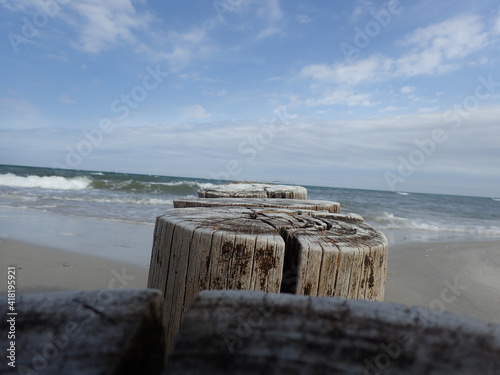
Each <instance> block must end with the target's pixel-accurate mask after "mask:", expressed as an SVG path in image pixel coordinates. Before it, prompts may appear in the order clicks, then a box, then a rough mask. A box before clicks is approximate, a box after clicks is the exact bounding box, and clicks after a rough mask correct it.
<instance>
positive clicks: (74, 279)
mask: <svg viewBox="0 0 500 375" xmlns="http://www.w3.org/2000/svg"><path fill="white" fill-rule="evenodd" d="M0 247H1V249H2V255H3V259H2V263H3V264H5V267H3V269H0V279H3V280H6V278H7V276H6V274H7V266H15V267H16V268H17V278H16V279H17V280H16V281H17V292H18V293H19V294H25V293H40V292H51V291H69V290H92V289H102V288H110V289H114V288H120V287H126V288H146V285H147V277H148V267H146V266H142V265H138V264H132V263H127V262H124V261H120V260H115V259H108V258H102V257H97V256H94V255H85V254H79V253H74V252H70V251H65V250H59V249H54V248H50V247H47V246H39V245H32V244H30V243H26V242H22V241H17V240H12V239H0ZM499 270H500V241H482V242H426V243H408V244H400V245H395V246H390V247H389V259H388V276H387V284H386V293H385V302H394V303H399V304H404V305H407V306H425V307H431V308H434V309H437V310H444V311H448V312H453V313H458V314H464V315H469V316H472V317H475V318H478V319H481V320H483V321H487V322H493V323H497V324H500V314H498V312H499V311H500V279H499V278H498V277H497V275H498V271H499ZM3 289H4V290H0V295H5V294H6V293H7V291H6V288H3Z"/></svg>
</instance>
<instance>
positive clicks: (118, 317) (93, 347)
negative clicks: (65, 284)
mask: <svg viewBox="0 0 500 375" xmlns="http://www.w3.org/2000/svg"><path fill="white" fill-rule="evenodd" d="M7 308H8V305H7V299H6V298H5V299H1V300H0V310H1V311H2V312H8V311H9V310H8V309H7ZM162 308H163V296H162V294H161V293H160V292H159V291H157V290H124V289H119V290H97V291H90V292H56V293H42V294H32V295H22V296H21V295H18V297H17V299H16V304H15V311H16V313H17V315H15V316H14V315H12V316H6V315H4V316H3V317H2V319H1V321H0V331H1V332H2V335H1V336H0V348H1V349H2V360H1V361H0V363H1V364H0V373H1V374H72V375H84V374H85V375H87V374H110V375H112V374H116V375H118V374H158V373H160V371H161V369H162V368H163V366H164V354H165V343H164V331H163V326H162V321H161V310H162ZM4 314H5V313H4ZM9 318H12V319H14V320H13V322H14V323H13V324H11V323H10V322H9V321H8V319H9ZM7 332H12V333H14V334H15V339H9V338H8V336H7ZM11 341H12V342H14V345H12V343H11ZM10 347H13V349H14V352H13V354H14V357H15V358H14V360H15V367H12V366H9V365H8V363H9V362H11V360H10V359H8V358H6V356H8V355H10V352H11V351H12V350H9V348H10Z"/></svg>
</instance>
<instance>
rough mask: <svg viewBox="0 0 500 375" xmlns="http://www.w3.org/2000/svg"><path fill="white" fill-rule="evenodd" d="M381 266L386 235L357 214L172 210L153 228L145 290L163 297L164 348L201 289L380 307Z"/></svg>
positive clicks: (249, 209) (265, 209) (301, 203)
mask: <svg viewBox="0 0 500 375" xmlns="http://www.w3.org/2000/svg"><path fill="white" fill-rule="evenodd" d="M296 202H297V204H298V205H299V206H300V207H303V206H304V205H305V206H307V203H306V202H307V201H296ZM313 205H314V204H313ZM326 206H329V207H331V205H326ZM290 207H291V206H290ZM386 259H387V240H386V238H385V236H384V235H383V234H382V233H380V232H377V231H376V230H374V229H373V228H372V227H370V226H369V225H368V224H366V223H364V222H363V219H362V218H361V217H360V216H357V215H340V214H336V213H330V212H324V211H313V210H303V209H301V210H297V209H286V208H278V207H261V208H257V207H227V206H224V207H196V208H174V209H171V210H169V211H168V212H167V213H166V214H165V215H163V216H160V217H158V219H157V221H156V227H155V234H154V243H153V251H152V257H151V265H150V271H149V279H148V287H150V288H157V289H160V290H162V291H163V292H164V296H165V308H164V319H163V321H164V324H165V326H166V332H167V346H169V345H170V344H171V343H172V340H173V338H174V337H175V335H176V334H177V331H178V329H179V326H180V323H181V319H182V317H183V315H184V314H185V312H186V311H187V308H188V307H189V305H190V303H191V301H192V300H193V298H194V296H195V295H196V293H198V292H199V291H201V290H207V289H245V290H260V291H267V292H287V293H295V294H307V295H313V296H316V295H322V296H336V297H344V298H366V299H373V300H383V298H384V288H385V276H386V267H387V262H386Z"/></svg>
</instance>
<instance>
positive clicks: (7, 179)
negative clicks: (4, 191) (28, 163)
mask: <svg viewBox="0 0 500 375" xmlns="http://www.w3.org/2000/svg"><path fill="white" fill-rule="evenodd" d="M91 183H92V181H91V180H90V179H89V178H88V177H72V178H66V177H60V176H17V175H15V174H13V173H6V174H0V185H1V186H10V187H23V188H41V189H55V190H82V189H86V188H88V187H89V186H90V184H91Z"/></svg>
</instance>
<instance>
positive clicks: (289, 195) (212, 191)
mask: <svg viewBox="0 0 500 375" xmlns="http://www.w3.org/2000/svg"><path fill="white" fill-rule="evenodd" d="M198 196H199V197H200V198H283V199H307V189H306V188H305V187H302V186H290V185H271V184H258V183H229V184H226V185H219V186H213V187H209V188H203V189H200V190H198Z"/></svg>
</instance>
